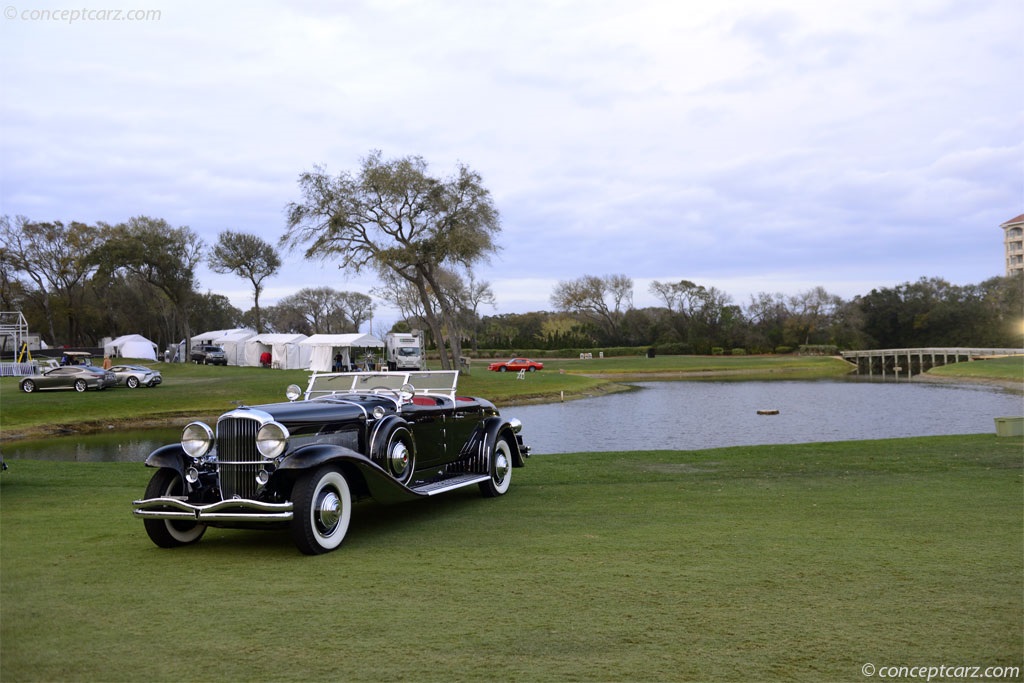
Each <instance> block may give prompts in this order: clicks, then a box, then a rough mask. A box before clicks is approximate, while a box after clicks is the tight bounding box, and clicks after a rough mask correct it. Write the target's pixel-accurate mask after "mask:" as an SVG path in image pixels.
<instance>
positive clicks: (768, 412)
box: [757, 410, 779, 415]
mask: <svg viewBox="0 0 1024 683" xmlns="http://www.w3.org/2000/svg"><path fill="white" fill-rule="evenodd" d="M757 414H758V415H778V414H779V411H778V410H759V411H757Z"/></svg>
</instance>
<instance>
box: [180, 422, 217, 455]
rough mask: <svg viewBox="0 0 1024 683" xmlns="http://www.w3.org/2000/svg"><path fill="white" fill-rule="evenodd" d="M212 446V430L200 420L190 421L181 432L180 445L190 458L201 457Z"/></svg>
mask: <svg viewBox="0 0 1024 683" xmlns="http://www.w3.org/2000/svg"><path fill="white" fill-rule="evenodd" d="M212 446H213V430H212V429H210V428H209V427H208V426H207V425H205V424H203V423H202V422H190V423H188V424H187V425H185V429H183V430H182V432H181V447H182V448H183V449H184V450H185V452H186V453H188V454H189V456H190V457H192V458H196V459H198V458H201V457H203V456H204V455H206V454H207V453H209V452H210V448H211V447H212Z"/></svg>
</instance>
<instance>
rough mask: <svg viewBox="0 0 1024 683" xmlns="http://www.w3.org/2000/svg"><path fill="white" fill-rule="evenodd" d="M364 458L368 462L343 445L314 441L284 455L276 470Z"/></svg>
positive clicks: (310, 467) (302, 468) (310, 466)
mask: <svg viewBox="0 0 1024 683" xmlns="http://www.w3.org/2000/svg"><path fill="white" fill-rule="evenodd" d="M353 459H354V460H357V461H358V460H365V461H366V462H370V459H369V458H367V457H366V456H365V455H363V454H362V453H358V452H356V451H354V450H352V449H351V448H346V447H345V446H337V445H334V444H326V443H314V444H309V445H308V446H302V447H301V448H296V449H295V450H294V451H292V452H291V453H289V454H288V455H287V456H285V458H284V460H282V461H281V462H280V464H278V466H277V469H278V470H308V469H312V468H314V467H319V466H320V465H323V464H326V463H329V462H331V461H334V460H353Z"/></svg>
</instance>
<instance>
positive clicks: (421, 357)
mask: <svg viewBox="0 0 1024 683" xmlns="http://www.w3.org/2000/svg"><path fill="white" fill-rule="evenodd" d="M384 360H385V361H387V364H388V370H426V369H427V356H426V353H424V351H423V335H422V334H420V333H418V332H412V333H410V334H404V333H397V332H389V333H388V334H386V335H384Z"/></svg>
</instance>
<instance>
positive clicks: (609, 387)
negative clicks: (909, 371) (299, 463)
mask: <svg viewBox="0 0 1024 683" xmlns="http://www.w3.org/2000/svg"><path fill="white" fill-rule="evenodd" d="M156 367H157V368H158V369H159V370H160V371H161V372H162V373H163V375H164V383H163V384H161V385H160V386H159V387H157V388H155V389H136V390H134V391H133V390H128V389H124V388H120V387H119V388H115V389H108V390H106V391H101V392H94V391H90V392H86V393H85V394H78V393H76V392H73V391H50V392H39V393H35V394H22V393H21V392H19V391H18V380H19V378H17V377H2V378H0V440H11V439H16V438H30V437H34V436H43V435H47V434H61V433H74V432H76V431H90V430H98V429H105V428H107V427H108V426H122V425H123V424H124V423H136V424H140V423H141V424H146V423H150V424H174V423H176V422H178V423H181V424H184V423H185V422H187V421H189V420H191V419H197V418H208V419H209V418H211V417H216V416H217V415H219V414H220V413H222V412H224V411H225V410H227V409H228V408H230V407H231V406H232V404H233V403H235V402H239V401H241V402H244V403H246V404H249V405H255V404H259V403H271V402H275V401H282V400H284V389H285V387H286V386H287V385H288V384H290V383H296V384H299V385H300V386H302V387H305V386H306V383H307V381H308V378H309V373H308V372H306V371H304V370H268V369H265V368H248V367H235V366H231V367H218V366H205V365H192V364H163V363H160V364H157V365H156ZM848 371H849V365H848V364H846V363H843V362H842V361H837V360H836V359H833V358H804V359H798V358H795V357H748V358H744V357H740V358H721V357H700V356H666V357H664V358H655V359H646V358H609V359H600V360H593V361H579V360H556V361H548V362H546V363H545V369H544V370H543V371H541V372H535V373H531V374H530V375H528V377H527V378H526V379H525V380H523V381H519V380H517V379H516V375H515V373H511V374H510V373H497V372H488V371H487V369H486V365H477V366H474V367H473V368H472V372H471V374H469V375H466V376H464V377H462V378H461V379H460V380H459V389H460V391H462V392H463V393H465V394H470V395H476V396H482V397H484V398H487V399H490V400H492V401H494V402H495V403H496V404H497V405H498V406H505V405H511V404H514V403H524V402H538V401H555V400H558V399H559V398H561V397H563V396H564V397H565V398H577V397H581V396H591V395H595V394H600V393H605V392H608V391H615V390H621V389H622V388H623V387H622V386H621V385H619V384H617V383H616V382H615V381H614V380H616V379H618V380H620V381H621V380H623V379H627V378H631V377H633V378H635V377H649V378H653V377H655V376H662V377H675V378H679V377H682V376H683V375H685V376H689V377H700V376H707V375H708V374H710V373H717V374H729V375H733V376H735V375H736V374H737V373H739V374H741V375H745V376H758V377H787V378H793V377H820V376H825V375H830V374H831V375H835V374H842V373H845V372H848Z"/></svg>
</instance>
